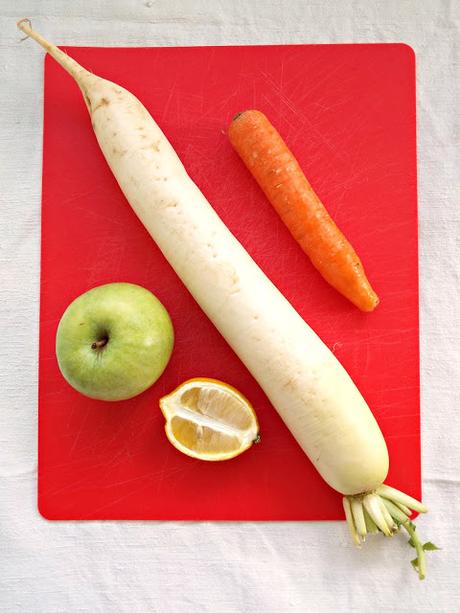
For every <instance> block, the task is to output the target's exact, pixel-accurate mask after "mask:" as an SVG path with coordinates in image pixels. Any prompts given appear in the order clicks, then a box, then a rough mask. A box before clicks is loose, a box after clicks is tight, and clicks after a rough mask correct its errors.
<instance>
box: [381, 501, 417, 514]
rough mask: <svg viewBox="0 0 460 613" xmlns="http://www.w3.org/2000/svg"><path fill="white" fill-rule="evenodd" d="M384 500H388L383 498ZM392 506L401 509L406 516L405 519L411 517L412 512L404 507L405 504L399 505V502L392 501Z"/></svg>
mask: <svg viewBox="0 0 460 613" xmlns="http://www.w3.org/2000/svg"><path fill="white" fill-rule="evenodd" d="M385 500H388V498H385ZM393 502H394V504H395V505H396V506H397V507H398V508H399V509H401V511H402V512H403V513H405V514H406V515H407V517H410V516H411V515H412V511H411V510H410V509H409V507H406V505H405V504H401V503H400V502H396V500H393Z"/></svg>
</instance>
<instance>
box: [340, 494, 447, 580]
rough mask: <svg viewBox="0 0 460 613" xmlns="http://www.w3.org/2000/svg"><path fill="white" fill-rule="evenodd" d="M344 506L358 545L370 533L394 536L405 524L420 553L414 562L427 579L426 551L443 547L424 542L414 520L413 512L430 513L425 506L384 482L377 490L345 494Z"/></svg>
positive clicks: (421, 575) (351, 531)
mask: <svg viewBox="0 0 460 613" xmlns="http://www.w3.org/2000/svg"><path fill="white" fill-rule="evenodd" d="M343 508H344V511H345V519H346V521H347V524H348V527H349V529H350V533H351V537H352V539H353V542H354V543H355V545H357V546H358V547H361V544H362V543H364V541H365V540H366V536H367V534H376V533H377V532H382V533H383V534H384V535H385V536H393V535H394V534H396V532H399V530H400V528H401V527H402V528H404V529H405V530H406V532H407V533H408V535H409V540H408V543H409V545H410V546H411V547H414V548H415V551H416V554H417V557H416V558H415V559H414V560H412V561H411V564H412V566H413V568H414V570H415V571H416V572H417V573H418V576H419V578H420V579H425V576H426V557H425V551H434V550H436V549H439V547H436V545H433V543H431V542H427V543H422V542H421V541H420V539H419V537H418V534H417V532H416V530H415V524H414V523H413V522H412V521H411V519H410V518H411V515H412V512H413V511H416V512H418V513H426V512H427V510H428V509H427V508H426V507H425V505H423V504H422V503H421V502H419V501H418V500H416V499H415V498H412V497H411V496H408V495H407V494H404V493H403V492H400V491H399V490H397V489H395V488H393V487H389V486H388V485H381V486H380V487H378V488H377V489H376V490H375V491H374V492H368V493H365V494H358V495H356V496H344V498H343Z"/></svg>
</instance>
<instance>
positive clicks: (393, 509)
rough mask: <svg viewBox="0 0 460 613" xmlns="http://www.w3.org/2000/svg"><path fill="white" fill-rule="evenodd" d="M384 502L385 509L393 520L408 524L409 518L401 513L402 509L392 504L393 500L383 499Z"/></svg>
mask: <svg viewBox="0 0 460 613" xmlns="http://www.w3.org/2000/svg"><path fill="white" fill-rule="evenodd" d="M382 502H383V504H384V505H385V507H386V508H387V511H388V512H389V513H390V515H391V516H392V517H393V519H395V520H396V521H397V522H399V523H400V524H403V523H404V522H406V521H407V520H408V519H409V518H408V517H407V515H406V514H405V513H403V512H402V511H401V509H400V508H398V507H397V506H396V505H395V504H394V503H393V502H391V500H387V499H386V498H382Z"/></svg>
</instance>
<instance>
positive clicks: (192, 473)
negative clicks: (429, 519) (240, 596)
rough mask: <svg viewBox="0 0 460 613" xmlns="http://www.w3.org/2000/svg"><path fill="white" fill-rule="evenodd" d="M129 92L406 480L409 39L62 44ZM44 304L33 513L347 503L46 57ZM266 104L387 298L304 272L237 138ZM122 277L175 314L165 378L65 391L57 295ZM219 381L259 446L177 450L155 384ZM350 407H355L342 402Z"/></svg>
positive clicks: (59, 515) (288, 514)
mask: <svg viewBox="0 0 460 613" xmlns="http://www.w3.org/2000/svg"><path fill="white" fill-rule="evenodd" d="M68 52H69V54H71V55H72V56H74V57H75V58H76V59H77V60H79V61H81V62H82V63H83V64H84V65H85V66H86V67H87V68H89V69H90V70H92V71H93V72H95V73H96V74H99V75H101V76H103V77H106V78H108V79H111V80H113V81H115V82H117V83H119V84H121V85H123V86H124V87H126V88H127V89H129V90H131V91H132V92H133V93H135V94H136V95H137V96H138V97H139V98H140V99H141V100H142V101H143V102H144V104H145V106H146V107H147V108H148V109H149V111H150V112H151V113H152V115H153V116H154V117H155V118H156V120H157V121H158V123H159V124H160V126H161V128H162V129H163V130H164V132H165V133H166V135H167V136H168V137H169V139H170V141H171V143H172V145H173V146H174V147H175V148H176V150H177V152H178V153H179V155H180V157H181V158H182V160H183V162H184V164H185V166H186V168H187V170H188V171H189V173H190V174H191V176H192V178H193V179H194V180H195V181H196V182H197V183H198V185H199V186H200V188H201V189H202V191H203V192H204V194H205V195H206V196H207V197H208V199H209V200H210V202H211V203H212V205H213V206H214V207H215V209H216V211H217V212H218V213H219V215H221V217H222V218H223V220H224V221H225V223H226V224H227V225H228V227H229V228H230V229H231V230H232V232H233V233H234V234H235V235H236V236H237V237H238V239H239V240H240V241H241V242H242V243H243V245H244V246H245V247H246V248H247V249H248V251H249V253H250V254H251V255H252V256H253V258H254V259H255V260H256V262H258V264H259V265H260V266H261V268H262V269H263V270H264V271H265V272H266V273H267V274H268V276H269V277H270V278H271V279H272V280H273V281H274V283H275V284H276V285H277V286H278V287H279V288H280V290H281V291H282V292H283V293H284V294H285V295H286V296H287V298H288V299H289V300H290V301H291V302H292V303H293V305H294V306H295V307H296V308H297V309H298V311H299V312H300V313H301V315H302V316H303V317H304V318H305V319H306V321H308V322H309V323H310V325H311V326H312V327H313V328H314V329H315V330H316V331H317V332H318V333H319V335H320V336H321V337H322V338H323V340H324V341H325V342H326V343H327V345H328V346H329V347H330V348H331V349H332V350H333V351H334V353H335V354H336V356H337V357H338V358H339V359H340V360H341V361H342V362H343V364H344V365H345V367H346V368H347V369H348V370H349V372H350V374H351V375H352V377H353V378H354V380H355V381H356V383H357V384H358V386H359V387H360V389H361V390H362V392H363V394H364V396H365V397H366V399H367V400H368V402H369V404H370V406H371V407H372V410H373V411H374V413H375V415H376V417H377V419H378V422H379V424H380V426H381V428H382V431H383V433H384V435H385V437H386V440H387V443H388V447H389V451H390V456H391V468H390V474H389V478H388V482H390V483H391V484H392V485H394V486H396V487H400V488H402V489H403V490H405V491H407V492H408V493H410V494H412V495H415V496H417V497H418V496H419V495H420V439H419V377H418V358H419V356H418V287H417V284H418V281H417V203H416V147H415V78H414V77H415V75H414V72H415V67H414V57H413V54H412V52H411V50H410V49H409V48H408V47H406V46H404V45H391V44H390V45H323V46H274V47H208V48H158V49H157V48H149V49H116V48H113V49H108V48H99V49H96V48H69V49H68ZM45 75H46V78H45V115H44V116H45V119H44V123H45V127H44V166H43V214H42V269H41V270H42V273H41V274H42V276H41V314H40V372H39V378H40V385H39V484H38V497H39V509H40V512H41V513H42V514H43V515H44V516H45V517H47V518H49V519H191V520H197V519H209V520H212V519H222V520H327V519H329V520H330V519H341V518H342V515H343V511H342V508H341V498H340V496H339V495H338V494H337V493H336V492H334V491H333V490H331V489H330V488H329V487H328V486H327V485H326V484H325V483H324V482H323V481H322V480H321V478H320V477H319V475H318V474H317V473H316V471H315V470H314V468H313V467H312V466H311V464H310V463H309V461H308V459H307V458H306V456H304V454H303V453H302V451H301V450H300V448H299V447H298V446H297V444H296V443H295V441H294V440H293V438H292V437H291V435H290V434H289V432H288V430H287V429H286V427H285V426H284V425H283V423H282V422H281V420H280V418H279V417H278V416H277V414H276V412H275V410H274V409H273V407H272V406H271V405H270V403H269V402H268V400H267V398H266V397H265V396H264V394H263V392H262V390H261V389H260V387H259V386H258V384H257V383H256V382H255V381H254V379H253V378H252V377H251V375H250V374H249V373H248V372H247V371H246V369H245V368H244V366H243V365H242V364H241V362H240V361H239V359H238V358H237V356H236V355H235V354H234V353H233V352H232V351H231V350H230V349H229V347H228V346H227V345H226V343H225V341H224V340H223V339H222V338H221V337H220V335H219V334H218V332H217V331H216V330H215V329H214V328H213V326H212V324H211V323H210V322H209V321H208V320H207V318H206V317H205V316H204V315H203V314H202V312H201V311H200V309H199V307H198V306H197V304H196V303H195V302H194V301H193V299H192V298H191V296H190V295H189V294H188V293H187V291H186V289H185V288H184V286H183V285H182V283H181V281H180V280H179V279H178V277H176V275H175V274H174V272H173V271H172V270H171V268H170V267H169V265H168V263H167V262H166V260H165V259H164V258H163V256H162V254H161V253H160V251H159V250H158V248H157V247H156V245H155V244H154V243H153V242H152V240H151V239H150V237H149V236H148V235H147V232H146V231H145V230H144V228H143V227H142V225H141V224H140V222H139V221H138V220H137V218H136V217H135V216H134V214H133V213H132V211H131V210H130V207H129V205H128V204H127V202H126V201H125V199H124V197H123V195H122V193H121V191H120V190H119V188H118V186H117V184H116V182H115V180H114V178H113V176H112V175H111V173H110V171H109V168H108V166H107V165H106V162H105V160H104V159H103V157H102V154H101V153H100V151H99V148H98V145H97V143H96V139H95V137H94V135H93V132H92V130H91V125H90V122H89V118H88V115H87V112H86V109H85V106H84V103H83V100H82V97H81V94H80V92H79V90H78V88H77V86H76V85H75V83H74V82H73V81H72V80H71V78H70V77H69V76H68V75H67V74H66V73H65V72H64V71H62V69H61V68H59V67H58V66H57V65H56V64H55V63H54V62H53V60H51V59H50V58H47V60H46V66H45ZM248 107H255V108H259V109H261V110H262V111H264V112H265V113H266V114H267V115H268V116H269V118H270V119H271V120H272V121H273V123H274V124H275V125H276V126H277V127H278V129H279V130H280V132H281V134H282V135H283V136H284V138H285V140H286V141H287V143H288V144H289V146H290V147H291V148H292V150H293V151H294V153H295V154H296V156H297V157H298V159H299V161H300V163H301V165H302V167H303V168H304V170H305V173H306V175H307V177H309V179H310V181H311V183H312V184H313V186H314V188H315V189H316V190H317V192H318V193H319V195H320V197H321V198H322V199H323V201H324V203H325V204H326V205H327V207H328V208H329V210H330V212H331V213H332V215H333V216H334V217H335V219H336V221H337V222H338V224H339V225H340V226H341V228H342V229H343V230H344V232H345V233H346V235H347V236H348V237H349V238H350V240H351V241H352V243H353V244H354V246H355V248H356V249H357V251H358V253H359V254H360V256H361V258H362V259H363V261H364V264H365V266H366V269H367V272H368V275H369V278H370V279H371V281H372V283H373V285H374V286H375V288H376V290H377V291H378V293H379V294H380V296H381V305H380V306H379V307H378V309H377V310H376V312H375V313H372V314H367V315H366V314H362V313H360V312H358V311H357V310H356V309H355V308H354V307H353V306H352V305H350V304H349V303H347V302H346V300H345V299H344V298H342V297H341V296H339V295H338V294H336V293H335V292H334V290H332V289H331V288H330V287H328V286H327V285H326V284H325V282H324V281H323V280H322V279H321V278H320V277H319V275H318V274H317V273H316V272H315V271H314V270H313V269H312V266H311V265H310V263H309V261H308V260H307V258H306V256H305V255H304V254H303V253H302V251H301V250H300V248H299V247H298V246H297V245H296V243H295V242H294V241H293V240H292V239H291V237H290V235H289V234H288V232H287V230H286V229H285V227H284V226H283V225H282V223H281V222H280V220H279V219H278V217H277V215H276V214H275V213H274V211H273V210H272V208H271V206H270V205H269V204H268V203H267V201H266V200H265V198H264V196H263V195H262V193H261V192H260V191H259V189H258V187H257V186H256V185H255V184H254V181H253V180H252V179H251V178H250V176H249V175H248V173H247V171H246V170H245V168H244V167H243V166H242V164H241V162H240V161H239V159H238V158H237V156H236V154H235V153H234V152H233V151H232V149H231V147H230V145H229V143H228V140H227V137H226V135H225V130H226V127H227V126H228V124H229V122H230V120H231V118H232V116H233V115H234V114H235V113H237V112H238V111H240V110H243V109H245V108H248ZM112 281H130V282H133V283H138V284H140V285H143V286H145V287H147V288H149V289H150V290H152V291H153V292H154V293H155V294H156V295H157V296H158V297H159V298H160V299H161V300H162V301H163V303H164V304H165V305H166V307H167V308H168V310H169V312H170V313H171V316H172V319H173V322H174V325H175V330H176V345H175V351H174V354H173V358H172V360H171V362H170V364H169V366H168V368H167V371H166V372H165V374H164V375H163V377H162V378H161V379H160V380H159V381H158V382H157V384H156V385H155V386H154V387H152V388H151V389H149V390H148V391H147V392H145V393H144V394H142V395H140V396H138V397H137V398H134V399H132V400H130V401H125V402H120V403H103V402H99V401H95V400H90V399H87V398H84V397H83V396H81V395H79V394H78V393H77V392H75V391H74V390H73V389H71V388H70V387H69V386H68V385H67V383H66V382H65V381H64V379H63V378H62V377H61V375H60V373H59V370H58V367H57V363H56V359H55V354H54V340H55V333H56V327H57V324H58V321H59V318H60V316H61V315H62V313H63V311H64V309H65V308H66V306H67V305H68V304H69V303H70V302H71V300H73V299H74V298H75V297H76V296H78V295H79V294H81V293H82V292H84V291H86V290H88V289H89V288H91V287H94V286H96V285H99V284H102V283H108V282H112ZM195 376H208V377H216V378H218V379H223V380H225V381H228V382H229V383H231V384H233V385H234V386H236V387H237V388H239V389H240V390H241V391H242V392H243V393H244V394H246V395H247V396H248V398H250V399H251V401H252V402H253V404H254V406H255V408H256V410H257V413H258V416H259V419H260V425H261V436H262V440H261V443H260V444H259V445H257V446H254V447H253V448H252V449H250V450H249V451H248V452H246V453H244V454H243V455H241V456H240V457H238V458H237V459H234V460H231V461H227V462H220V463H205V462H200V461H198V460H193V459H191V458H188V457H186V456H184V455H182V454H180V453H179V452H177V451H176V450H175V449H174V448H173V447H172V446H171V445H170V444H169V443H168V441H167V439H166V437H165V435H164V431H163V417H162V415H161V413H160V410H159V408H158V399H159V398H160V397H161V396H162V395H163V394H165V393H167V392H169V391H170V390H171V389H172V388H174V387H175V386H176V385H178V384H179V383H181V382H182V381H184V380H185V379H187V378H189V377H195ZM350 410H351V411H352V410H353V407H350Z"/></svg>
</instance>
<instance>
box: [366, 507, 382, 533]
mask: <svg viewBox="0 0 460 613" xmlns="http://www.w3.org/2000/svg"><path fill="white" fill-rule="evenodd" d="M363 512H364V521H365V522H366V528H367V531H368V532H369V534H378V532H379V529H378V528H377V526H376V524H375V522H374V520H373V519H372V517H371V516H370V515H369V513H368V512H367V511H366V509H365V508H364V507H363Z"/></svg>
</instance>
